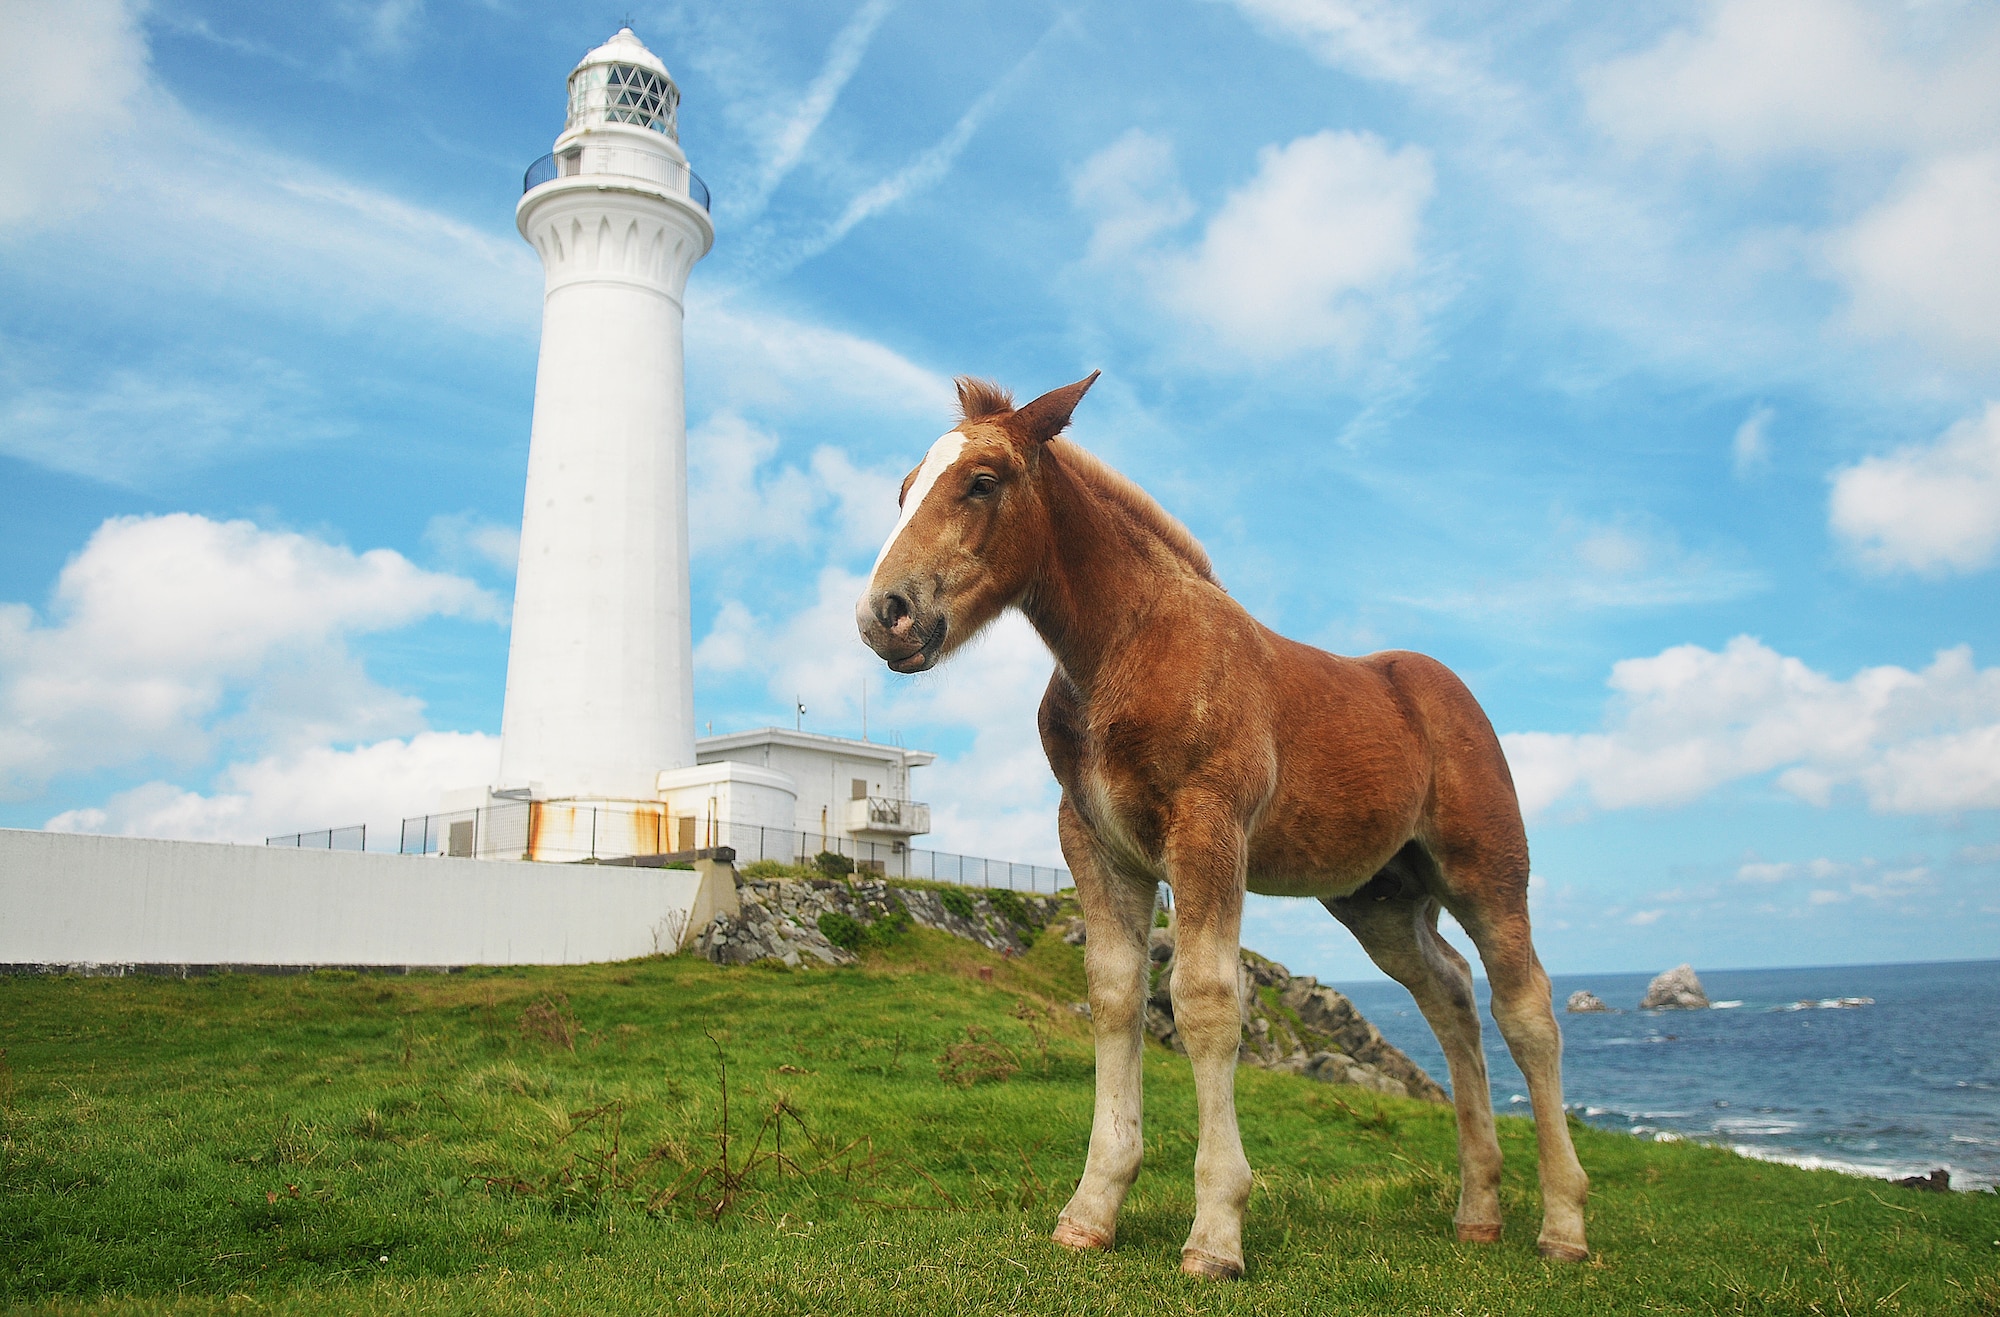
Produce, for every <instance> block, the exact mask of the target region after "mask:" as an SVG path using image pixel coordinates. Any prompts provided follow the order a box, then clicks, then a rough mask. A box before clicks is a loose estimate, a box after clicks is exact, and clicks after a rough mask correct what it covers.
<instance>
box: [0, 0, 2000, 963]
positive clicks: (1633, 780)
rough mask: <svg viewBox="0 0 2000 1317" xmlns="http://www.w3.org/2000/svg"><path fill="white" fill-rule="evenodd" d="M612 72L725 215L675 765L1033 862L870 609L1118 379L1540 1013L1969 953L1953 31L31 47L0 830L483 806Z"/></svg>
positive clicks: (1199, 510) (257, 823)
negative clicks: (770, 769) (571, 121)
mask: <svg viewBox="0 0 2000 1317" xmlns="http://www.w3.org/2000/svg"><path fill="white" fill-rule="evenodd" d="M627 17H629V19H630V21H631V24H632V26H633V27H634V29H635V30H636V31H637V32H638V34H639V36H640V37H641V38H642V39H643V40H645V41H646V43H647V44H648V45H649V46H650V47H651V48H652V49H653V50H654V51H655V53H657V54H658V55H659V56H660V57H661V58H662V59H664V60H665V61H666V63H667V65H668V67H669V68H670V69H671V70H672V72H673V75H674V77H675V79H676V81H677V82H678V84H679V86H680V88H681V92H682V103H681V111H680V132H681V141H682V144H683V145H684V146H685V148H686V150H687V152H688V154H689V156H690V158H691V160H692V162H693V165H694V168H695V170H696V171H697V172H698V173H699V174H701V175H702V177H703V178H704V179H705V180H706V181H707V183H708V185H709V187H710V188H711V190H712V192H713V194H714V197H715V205H714V218H715V225H716V242H715V247H714V250H713V252H712V253H711V254H710V255H709V256H708V257H707V259H706V260H704V261H703V262H702V263H701V264H700V265H699V266H697V267H696V269H695V272H694V275H693V277H692V280H691V282H690V285H689V289H688V295H687V317H686V338H687V354H688V362H687V378H688V416H689V422H690V434H689V463H690V472H691V475H690V483H691V494H690V497H691V501H692V509H693V511H692V536H693V553H694V557H693V580H694V597H695V616H694V638H695V645H696V664H697V673H696V694H695V699H696V720H697V724H698V725H699V729H700V730H701V731H702V732H704V733H706V732H707V731H708V730H709V729H710V728H711V727H712V728H713V730H714V731H715V732H717V733H721V732H725V731H735V730H742V729H746V728H752V727H759V726H767V725H774V724H780V725H789V724H790V722H791V721H792V717H793V714H792V709H793V705H794V702H795V701H797V702H803V703H804V704H805V705H806V706H807V710H808V712H807V715H806V717H805V725H806V726H807V728H808V729H809V730H813V731H820V732H827V733H832V734H838V735H854V734H857V733H858V732H859V731H860V729H861V704H862V699H863V691H864V688H865V690H866V693H867V694H866V698H867V702H868V718H869V731H870V734H871V735H872V736H875V737H877V738H885V737H889V736H895V737H898V738H900V739H901V740H902V741H903V743H905V744H907V745H910V746H914V747H922V748H927V749H932V750H935V751H938V752H939V753H940V755H941V756H942V757H941V758H940V760H939V762H938V763H937V764H936V765H935V766H933V767H930V768H927V769H925V770H923V771H922V772H921V773H920V774H919V775H918V777H917V779H916V783H917V787H916V789H917V793H918V794H919V796H920V797H922V798H925V799H928V800H929V801H930V802H931V803H932V805H933V810H934V820H935V822H934V828H933V832H932V834H931V835H930V836H929V837H927V838H924V839H922V840H923V841H924V842H926V843H927V844H929V845H932V846H935V847H936V848H938V849H942V850H953V851H960V852H964V853H970V854H975V855H989V856H995V857H1000V858H1011V859H1019V860H1034V861H1038V862H1043V863H1048V862H1053V861H1059V858H1060V854H1059V849H1058V847H1057V845H1056V840H1055V830H1054V812H1055V805H1056V801H1057V791H1056V788H1055V785H1054V782H1053V780H1052V779H1051V777H1050V775H1049V772H1048V769H1047V766H1046V764H1045V762H1044V761H1043V759H1042V755H1041V751H1040V747H1039V745H1038V743H1037V740H1036V737H1035V733H1034V710H1035V707H1036V704H1037V702H1038V700H1039V697H1040V691H1041V689H1042V686H1043V685H1044V683H1045V682H1046V680H1047V677H1048V673H1049V669H1050V660H1049V658H1048V656H1047V652H1046V651H1045V650H1044V649H1043V648H1042V646H1041V644H1040V642H1039V641H1038V640H1037V639H1036V638H1035V636H1034V635H1033V633H1032V632H1031V631H1030V630H1029V629H1028V628H1027V627H1026V626H1025V624H1022V623H1020V622H1019V620H1018V619H1012V620H1010V621H1009V622H1006V623H1003V624H1001V625H998V626H996V627H995V628H993V629H992V630H991V632H990V633H989V634H988V635H987V636H986V638H985V639H984V640H983V641H982V642H981V643H980V644H979V645H978V646H977V647H976V648H975V649H973V650H971V651H969V652H966V653H964V654H961V655H960V656H959V657H957V658H956V659H954V660H953V661H952V662H951V663H950V664H948V665H946V666H945V667H944V668H943V669H940V670H939V671H937V672H935V673H932V674H927V675H925V676H923V677H919V678H902V677H897V676H895V675H893V674H890V673H888V672H886V671H885V670H884V669H883V668H882V667H881V665H880V663H879V662H878V661H876V660H874V659H873V658H872V656H870V655H869V654H868V653H867V651H866V650H865V648H864V647H863V646H862V645H861V643H860V641H859V639H858V637H857V636H856V634H855V632H854V627H853V621H852V601H853V599H854V597H855V595H856V594H857V593H858V590H859V586H860V583H861V579H862V576H863V574H864V573H865V572H866V570H867V568H868V566H869V564H870V563H871V562H872V560H873V557H874V554H875V551H876V549H877V548H878V547H879V545H880V543H881V541H882V539H883V536H884V534H885V533H886V532H887V530H888V528H889V527H890V526H891V525H892V524H893V523H894V520H895V514H896V508H895V495H896V486H897V484H898V482H899V481H900V480H901V478H902V476H903V474H904V473H905V472H906V471H908V470H909V469H910V467H912V466H913V465H915V464H916V462H917V461H918V460H919V459H920V458H921V456H922V454H923V452H924V451H925V449H926V448H927V447H928V445H929V443H930V442H931V440H932V439H933V438H935V437H936V435H937V434H939V433H940V432H942V431H943V430H945V429H946V428H948V427H949V425H950V424H951V423H952V420H953V419H954V418H953V415H952V402H951V396H952V395H951V388H950V378H951V377H952V376H954V375H957V374H961V373H969V374H974V375H980V376H988V377H991V378H993V379H996V380H998V381H1000V382H1001V383H1003V384H1005V385H1007V386H1008V387H1010V388H1012V389H1013V390H1015V391H1016V393H1017V394H1018V395H1019V396H1021V397H1023V398H1027V397H1032V396H1034V395H1036V394H1039V393H1041V392H1043V391H1045V390H1046V389H1049V388H1052V387H1054V386H1056V385H1059V384H1064V383H1068V382H1070V381H1072V380H1075V379H1078V378H1080V377H1081V376H1083V375H1085V374H1087V373H1088V372H1089V371H1091V370H1094V369H1102V370H1103V371H1104V376H1103V378H1102V379H1101V380H1100V382H1099V383H1098V384H1097V386H1096V387H1095V388H1094V389H1093V390H1092V392H1091V394H1090V396H1089V398H1088V399H1087V400H1086V401H1085V403H1084V404H1083V406H1082V407H1081V408H1080V409H1079V411H1078V413H1077V417H1076V421H1075V425H1074V428H1073V430H1072V437H1073V438H1074V439H1075V440H1076V441H1077V442H1079V443H1081V444H1083V445H1084V446H1086V447H1088V448H1090V449H1092V450H1093V451H1095V452H1096V453H1098V454H1099V455H1100V456H1102V457H1104V458H1105V459H1106V460H1107V461H1109V462H1111V463H1112V464H1113V465H1114V466H1116V467H1118V468H1119V469H1121V470H1123V471H1124V472H1126V473H1127V474H1128V475H1130V476H1132V477H1133V478H1134V479H1135V480H1137V481H1138V482H1139V483H1140V484H1142V485H1143V486H1144V487H1145V488H1147V489H1148V490H1150V491H1151V492H1152V493H1153V494H1154V495H1155V496H1156V497H1157V498H1158V499H1159V500H1160V501H1161V502H1162V504H1163V505H1164V506H1165V507H1166V508H1167V509H1168V510H1169V511H1171V512H1172V513H1173V514H1174V515H1176V516H1177V517H1179V518H1181V519H1182V520H1183V521H1184V522H1186V523H1187V525H1188V526H1189V527H1190V528H1191V529H1192V530H1193V531H1194V533H1195V534H1196V535H1197V536H1199V537H1200V538H1201V540H1202V541H1203V542H1204V543H1205V545H1206V546H1207V548H1208V549H1209V551H1210V553H1211V554H1212V556H1213V557H1214V560H1215V563H1216V567H1217V572H1218V575H1219V576H1220V578H1221V580H1222V581H1223V582H1224V583H1225V585H1227V587H1228V588H1229V589H1230V591H1231V593H1232V594H1233V595H1234V596H1235V597H1236V598H1237V599H1238V600H1240V601H1241V602H1242V603H1243V604H1244V605H1245V606H1246V607H1247V608H1249V609H1250V610H1251V612H1253V613H1254V614H1255V615H1256V616H1257V617H1258V618H1260V619H1261V620H1263V621H1264V622H1266V623H1268V624H1269V625H1271V626H1273V627H1275V628H1276V629H1278V630H1279V631H1281V632H1283V633H1285V634H1287V635H1290V636H1293V637H1296V638H1298V639H1301V640H1304V641H1307V642H1309V643H1312V644H1316V645H1320V646H1323V647H1326V648H1329V649H1333V650H1336V651H1339V652H1344V653H1364V652H1369V651H1373V650H1377V649H1385V648H1407V649H1416V650H1421V651H1424V652H1426V653H1429V654H1432V655H1435V656H1436V657H1438V658H1440V659H1442V660H1443V661H1444V662H1446V663H1447V664H1449V665H1451V666H1452V667H1453V668H1454V669H1455V670H1456V671H1457V672H1458V673H1459V674H1460V675H1461V676H1462V677H1463V678H1464V679H1465V680H1466V682H1467V683H1468V684H1469V685H1470V686H1471V688H1472V690H1473V691H1474V693H1475V694H1476V695H1477V696H1478V697H1479V698H1480V700H1481V701H1482V703H1483V704H1484V706H1485V708H1486V709H1487V711H1488V713H1489V715H1490V716H1491V717H1492V720H1493V722H1494V725H1495V727H1496V728H1497V729H1498V731H1499V732H1500V733H1501V734H1502V738H1503V742H1504V744H1505V745H1506V747H1507V751H1508V755H1509V758H1510V761H1511V763H1512V765H1513V769H1514V774H1515V777H1516V781H1517V783H1518V785H1519V788H1520V791H1521V796H1522V802H1523V805H1524V808H1525V810H1526V812H1527V816H1528V823H1529V835H1530V843H1531V847H1532V850H1533V856H1534V861H1533V864H1534V879H1533V883H1532V888H1531V909H1532V912H1533V918H1534V923H1535V929H1536V936H1537V941H1538V944H1539V946H1540V949H1541V954H1542V958H1543V960H1544V962H1545V963H1546V964H1547V965H1548V966H1549V967H1550V968H1551V969H1552V970H1555V971H1572V972H1574V971H1592V970H1641V969H1664V968H1666V967H1668V966H1670V965H1673V964H1676V963H1678V962H1681V961H1691V962H1693V963H1694V964H1695V965H1696V966H1697V967H1698V968H1702V967H1712V968H1720V967H1735V966H1758V965H1803V964H1839V963H1865V962H1881V961H1903V960H1929V959H1952V958H1977V957H1992V956H1996V955H2000V607H1996V604H2000V590H1996V581H1997V580H2000V10H1996V9H1995V8H1994V7H1993V6H1991V5H1985V4H1979V3H1973V2H1972V0H1963V2H1960V0H1906V2H1905V3H1899V4H1888V3H1861V2H1859V0H1712V2H1709V3H1689V4H1674V3H1663V4H1658V5H1648V6H1615V5H1591V4H1564V3H1554V2H1553V0H1550V2H1543V0H1527V2H1526V3H1522V2H1521V0H1513V2H1511V3H1506V4H1500V3H1483V2H1481V0H1474V2H1473V3H1455V4H1444V3H1426V2H1425V0H1410V2H1409V3H1404V4H1398V5H1385V4H1377V3H1372V2H1371V0H1074V2H1069V0H1064V2H1056V0H1008V2H1007V3H957V2H954V0H931V2H928V3H924V4H915V3H901V4H898V3H895V0H859V2H858V3H846V2H836V3H826V4H812V5H804V4H783V3H773V2H770V0H732V3H730V4H727V5H721V4H692V3H690V4H658V3H654V4H634V5H633V6H631V7H630V8H629V9H628V8H624V7H620V8H616V9H610V8H606V9H594V8H592V7H590V6H588V5H528V4H517V3H510V2H509V0H492V2H491V3H466V4H452V3H443V2H436V0H379V2H374V3H371V2H369V0H342V2H336V3H328V4H324V5H316V6H291V5H263V4H250V3H238V4H229V3H207V2H203V0H158V2H157V3H153V4H150V5H146V4H141V3H123V2H121V0H8V3H6V4H5V5H0V825H4V826H10V827H48V828H58V829H72V830H82V831H96V832H114V833H133V834H138V835H145V836H164V837H189V838H199V839H212V840H229V841H244V842H257V841H260V840H261V839H262V838H263V837H264V836H265V835H266V834H269V833H278V832H289V831H295V830H300V829H308V828H319V827H327V826H339V825H346V824H350V823H358V822H362V821H364V820H365V821H366V822H367V823H368V824H369V825H370V833H371V844H375V845H380V844H384V842H386V843H387V844H390V845H393V840H392V839H393V837H394V836H395V827H396V823H397V821H398V820H399V819H401V818H402V817H404V816H407V815H415V814H420V813H424V812H427V811H429V810H432V809H435V808H436V807H437V805H438V795H439V792H440V791H442V790H446V789H450V788H455V787H464V786H471V785H477V784H480V783H484V782H487V781H490V780H491V777H492V774H493V772H494V770H495V765H496V762H497V751H498V741H497V736H498V731H499V724H500V706H501V697H502V691H503V685H504V680H505V669H506V655H507V625H508V620H509V613H510V606H511V588H512V575H513V566H514V554H515V551H516V547H517V533H518V528H519V524H520V510H521V500H522V489H523V479H524V473H525V468H526V461H527V444H528V427H529V418H530V409H531V406H532V401H533V393H534V367H535V354H536V348H537V341H538V332H539V309H540V308H539V293H540V289H541V272H540V268H539V266H538V264H537V262H536V259H535V257H534V254H533V251H532V250H531V249H530V248H529V247H528V246H527V244H526V243H524V242H523V241H522V240H521V239H520V238H519V237H518V235H517V234H516V233H515V232H514V229H513V223H512V214H513V207H514V204H515V202H516V200H517V199H518V196H519V193H520V187H521V181H520V180H521V174H522V171H523V170H524V169H525V168H526V167H527V165H528V164H529V163H530V162H531V161H533V160H534V159H535V158H536V157H538V156H540V155H542V154H543V153H544V152H546V151H547V150H548V149H549V147H550V144H551V143H552V142H553V140H554V138H555V136H556V134H557V133H558V132H559V131H560V130H561V128H562V120H563V112H564V79H565V77H566V76H567V74H568V72H569V70H570V68H571V67H572V66H573V65H574V64H575V62H576V61H577V60H578V59H579V58H580V57H581V56H582V54H583V53H584V51H586V50H588V49H589V48H591V47H592V46H594V45H596V44H598V43H599V42H601V41H602V40H604V39H605V38H606V37H608V36H609V35H611V33H612V32H613V31H614V30H615V29H616V28H617V26H618V25H619V23H620V22H621V21H622V20H624V19H626V18H627ZM1244 937H1245V941H1246V943H1247V944H1248V945H1251V946H1254V947H1257V948H1258V949H1260V950H1262V951H1264V952H1266V953H1267V954H1270V955H1273V956H1276V957H1277V958H1279V959H1281V960H1284V961H1285V962H1286V963H1287V964H1288V965H1289V966H1290V967H1291V968H1292V969H1293V970H1294V971H1295V972H1301V973H1316V974H1318V975H1320V976H1321V977H1322V978H1331V979H1342V978H1356V977H1363V976H1366V975H1368V974H1370V973H1371V972H1372V971H1371V970H1370V968H1369V967H1368V965H1367V962H1366V960H1365V958H1364V957H1363V956H1362V955H1361V954H1360V952H1359V951H1358V950H1357V949H1356V948H1355V947H1354V945H1353V943H1352V942H1351V940H1350V939H1349V938H1348V937H1347V935H1346V933H1345V932H1344V931H1343V930H1342V929H1340V928H1339V926H1338V925H1336V924H1335V923H1334V922H1333V921H1332V919H1331V918H1330V917H1328V916H1326V915H1325V914H1324V912H1322V911H1320V910H1319V909H1318V908H1317V907H1316V906H1314V905H1311V904H1306V903H1288V902H1280V901H1274V900H1265V899H1256V900H1253V902H1252V904H1251V907H1250V909H1249V911H1248V913H1247V915H1246V921H1245V933H1244Z"/></svg>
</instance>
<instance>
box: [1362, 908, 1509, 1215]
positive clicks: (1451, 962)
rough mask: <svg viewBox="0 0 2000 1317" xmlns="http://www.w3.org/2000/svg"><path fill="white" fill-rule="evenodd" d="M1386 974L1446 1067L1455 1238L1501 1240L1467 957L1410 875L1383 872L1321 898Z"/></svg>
mask: <svg viewBox="0 0 2000 1317" xmlns="http://www.w3.org/2000/svg"><path fill="white" fill-rule="evenodd" d="M1325 905H1326V908H1327V909H1328V910H1330V911H1332V912H1333V916H1334V918H1336V919H1338V920H1340V922H1341V923H1343V924H1345V925H1347V927H1348V929H1349V930H1350V931H1352V932H1353V934H1354V936H1355V938H1356V940H1358V941H1359V942H1360V943H1361V946H1362V948H1363V949H1364V950H1365V951H1367V953H1368V957H1369V959H1371V960H1373V961H1374V962H1375V964H1376V966H1377V967H1379V968H1380V969H1381V971H1382V972H1383V973H1384V974H1387V975H1388V976H1389V977H1390V978H1392V979H1394V980H1396V982H1398V983H1400V984H1402V985H1403V986H1404V987H1405V988H1407V989H1409V991H1410V995H1411V996H1412V997H1414V998H1416V1000H1417V1008H1418V1009H1419V1010H1421V1011H1422V1012H1423V1013H1424V1020H1425V1021H1426V1022H1427V1023H1428V1024H1429V1025H1430V1026H1431V1032H1432V1033H1434V1034H1436V1035H1437V1040H1438V1044H1439V1046H1441V1047H1442V1048H1443V1049H1444V1059H1445V1063H1446V1064H1447V1065H1448V1066H1449V1067H1450V1068H1451V1100H1452V1105H1453V1106H1454V1107H1455V1108H1456V1109H1457V1111H1458V1179H1459V1188H1458V1213H1457V1215H1456V1216H1454V1217H1453V1221H1454V1223H1455V1224H1456V1225H1457V1227H1458V1237H1459V1238H1460V1239H1462V1240H1466V1241H1468V1242H1475V1243H1492V1242H1493V1241H1494V1240H1497V1239H1499V1238H1500V1142H1499V1140H1498V1139H1497V1138H1495V1137H1494V1133H1493V1096H1492V1093H1491V1091H1490V1089H1489V1087H1488V1085H1487V1080H1486V1053H1485V1052H1484V1051H1483V1050H1482V1049H1481V1047H1480V1044H1479V1005H1478V1002H1477V1000H1476V999H1475V998H1474V997H1473V995H1472V970H1471V967H1470V966H1468V965H1467V964H1466V963H1465V957H1463V956H1461V955H1459V954H1458V952H1457V950H1456V949H1455V948H1453V947H1452V945H1451V944H1450V943H1449V942H1446V941H1445V940H1444V939H1443V938H1442V937H1439V936H1438V932H1437V918H1438V904H1437V902H1436V901H1435V900H1433V899H1432V898H1431V897H1430V896H1428V895H1425V894H1422V892H1421V885H1420V884H1419V883H1418V882H1417V881H1416V880H1415V875H1409V876H1408V877H1407V878H1406V877H1405V876H1404V875H1403V874H1402V873H1401V872H1400V871H1385V872H1384V873H1383V875H1382V876H1380V877H1378V878H1376V879H1375V880H1374V881H1373V882H1371V883H1369V884H1368V886H1366V887H1364V888H1362V889H1361V890H1360V891H1359V892H1356V893H1355V894H1354V895H1353V896H1350V897H1346V898H1344V899H1341V900H1333V901H1327V902H1326V903H1325Z"/></svg>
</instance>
